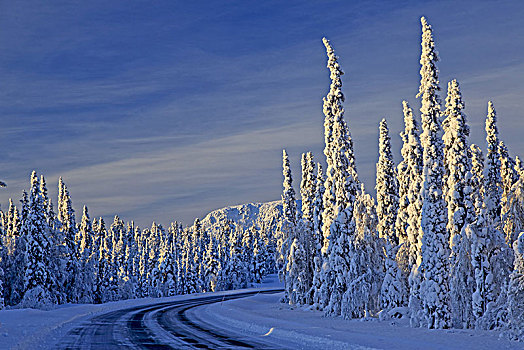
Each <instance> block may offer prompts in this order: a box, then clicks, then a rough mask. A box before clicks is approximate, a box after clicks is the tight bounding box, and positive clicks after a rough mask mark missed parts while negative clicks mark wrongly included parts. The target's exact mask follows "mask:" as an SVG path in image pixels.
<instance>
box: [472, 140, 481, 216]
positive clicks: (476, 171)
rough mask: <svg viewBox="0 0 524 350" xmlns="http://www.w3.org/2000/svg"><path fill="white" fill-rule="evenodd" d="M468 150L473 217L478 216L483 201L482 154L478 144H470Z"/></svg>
mask: <svg viewBox="0 0 524 350" xmlns="http://www.w3.org/2000/svg"><path fill="white" fill-rule="evenodd" d="M469 150H470V154H471V175H472V177H471V187H472V188H473V189H475V190H474V191H472V192H471V200H472V202H473V206H474V207H475V217H479V216H480V215H481V211H482V204H483V203H484V156H483V155H482V150H481V149H480V147H479V146H478V145H475V144H472V145H471V146H470V147H469Z"/></svg>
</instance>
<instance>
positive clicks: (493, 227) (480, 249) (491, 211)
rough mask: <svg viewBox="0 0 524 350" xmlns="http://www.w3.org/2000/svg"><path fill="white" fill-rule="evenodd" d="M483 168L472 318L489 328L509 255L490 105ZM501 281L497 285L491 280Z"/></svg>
mask: <svg viewBox="0 0 524 350" xmlns="http://www.w3.org/2000/svg"><path fill="white" fill-rule="evenodd" d="M486 142H487V152H486V166H485V168H484V173H483V185H484V186H483V202H482V208H481V210H480V214H479V215H478V219H477V225H476V226H477V227H476V234H475V235H474V236H473V238H472V256H473V261H472V263H473V267H474V269H475V272H474V273H475V292H474V293H473V314H474V316H475V317H476V318H477V320H476V326H477V327H480V328H486V327H488V328H489V327H491V326H490V325H491V324H492V323H493V320H491V319H490V318H491V315H493V312H491V311H490V309H492V308H493V307H495V301H496V300H497V299H498V297H499V294H500V293H501V289H500V288H501V286H502V285H503V282H504V281H505V280H507V277H508V274H509V270H510V264H511V254H510V250H509V247H508V246H507V244H506V242H505V238H504V235H503V233H502V231H501V230H500V227H501V218H500V215H501V196H502V180H501V176H500V168H501V167H500V154H499V138H498V128H497V116H496V112H495V108H494V107H493V103H492V102H491V101H489V103H488V115H487V117H486ZM495 275H496V276H497V279H498V280H499V281H500V282H499V283H496V281H495V279H494V276H495Z"/></svg>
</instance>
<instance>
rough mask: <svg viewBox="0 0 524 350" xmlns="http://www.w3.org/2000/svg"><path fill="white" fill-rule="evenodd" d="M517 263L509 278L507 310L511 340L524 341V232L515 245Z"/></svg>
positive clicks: (515, 262) (514, 264)
mask: <svg viewBox="0 0 524 350" xmlns="http://www.w3.org/2000/svg"><path fill="white" fill-rule="evenodd" d="M513 250H514V252H515V261H514V263H513V266H514V267H513V272H512V273H511V275H510V278H509V288H508V299H507V310H508V329H509V332H508V333H509V335H510V337H511V338H513V339H516V340H520V341H524V232H521V233H520V234H519V236H518V238H517V240H516V241H515V244H514V245H513Z"/></svg>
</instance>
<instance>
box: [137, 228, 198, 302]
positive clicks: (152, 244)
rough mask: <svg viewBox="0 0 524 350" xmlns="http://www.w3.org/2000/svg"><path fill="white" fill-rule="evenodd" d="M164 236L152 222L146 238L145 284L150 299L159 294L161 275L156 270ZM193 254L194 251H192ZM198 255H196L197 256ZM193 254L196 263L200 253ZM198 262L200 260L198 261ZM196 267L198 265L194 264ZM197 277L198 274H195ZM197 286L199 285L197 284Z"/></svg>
mask: <svg viewBox="0 0 524 350" xmlns="http://www.w3.org/2000/svg"><path fill="white" fill-rule="evenodd" d="M163 235H164V229H163V228H162V226H161V225H160V224H157V223H156V222H153V224H152V225H151V231H150V234H149V237H148V242H147V246H148V250H149V252H148V253H149V256H148V266H147V282H148V296H150V297H154V298H156V297H159V296H160V295H161V294H160V289H159V286H160V281H161V274H160V270H159V269H158V260H159V258H160V255H161V253H162V250H163V249H164V247H163V244H162V238H163ZM193 251H194V252H195V250H193ZM197 253H198V254H197ZM197 253H196V254H195V257H194V259H195V260H196V261H197V259H198V258H197V256H198V257H199V256H200V255H199V254H200V253H199V252H197ZM198 261H200V260H198ZM196 266H198V263H197V264H196ZM197 277H199V276H198V274H197ZM197 285H198V286H200V285H201V283H199V282H198V283H197Z"/></svg>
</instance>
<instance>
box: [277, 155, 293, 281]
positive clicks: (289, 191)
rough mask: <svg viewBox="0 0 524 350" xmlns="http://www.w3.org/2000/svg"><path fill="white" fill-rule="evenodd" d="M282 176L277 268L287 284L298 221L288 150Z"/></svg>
mask: <svg viewBox="0 0 524 350" xmlns="http://www.w3.org/2000/svg"><path fill="white" fill-rule="evenodd" d="M282 174H283V176H284V182H283V192H282V213H283V218H282V222H281V223H280V229H279V230H278V231H279V232H278V240H277V249H278V257H277V266H278V268H279V277H280V279H281V280H284V282H285V276H286V273H285V269H286V265H287V258H288V254H289V247H290V245H291V242H292V241H293V239H294V236H295V226H296V220H297V204H296V199H295V198H296V197H295V190H294V189H293V184H292V182H293V179H292V176H291V168H290V166H289V157H288V155H287V152H286V150H283V151H282Z"/></svg>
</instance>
